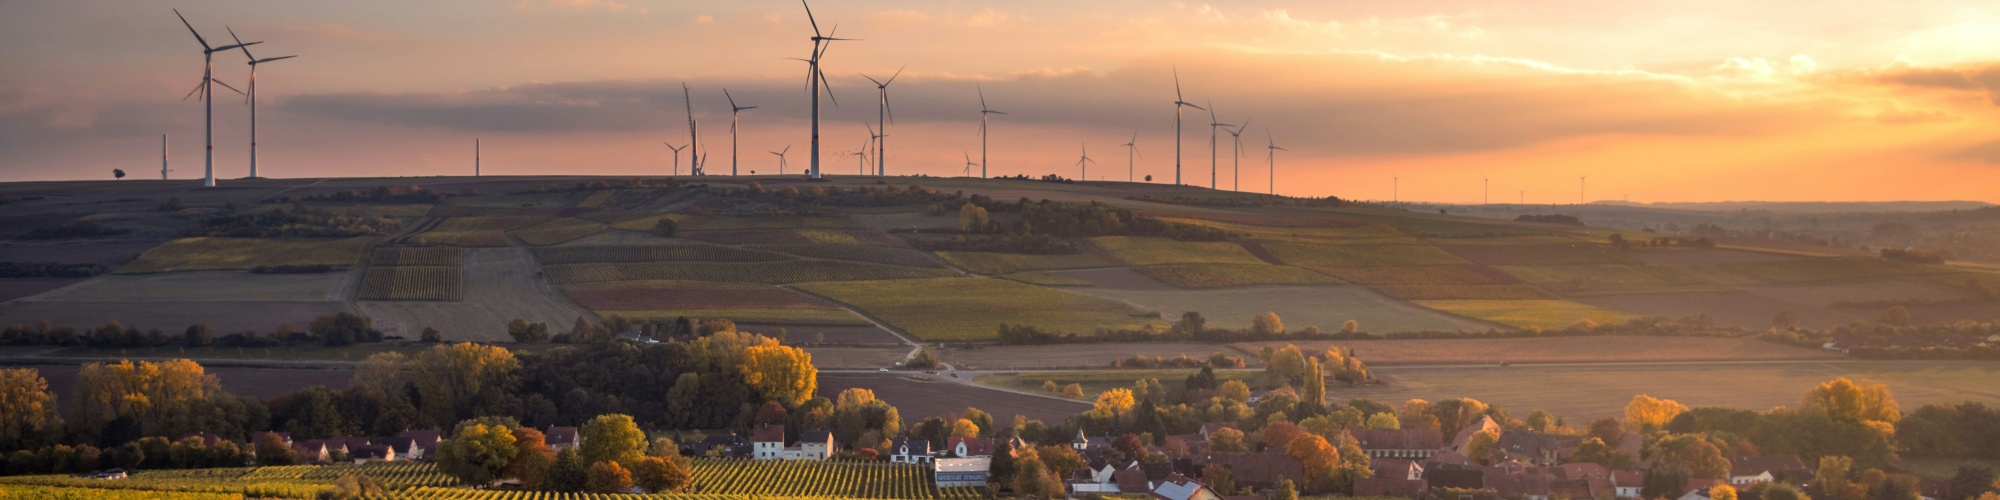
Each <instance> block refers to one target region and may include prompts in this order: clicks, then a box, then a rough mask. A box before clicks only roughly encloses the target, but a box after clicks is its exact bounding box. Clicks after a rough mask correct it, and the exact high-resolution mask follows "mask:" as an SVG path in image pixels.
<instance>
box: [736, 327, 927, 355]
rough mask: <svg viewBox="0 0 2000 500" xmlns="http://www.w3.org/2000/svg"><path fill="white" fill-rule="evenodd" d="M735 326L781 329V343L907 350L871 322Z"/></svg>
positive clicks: (753, 329)
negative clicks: (867, 346) (884, 347)
mask: <svg viewBox="0 0 2000 500" xmlns="http://www.w3.org/2000/svg"><path fill="white" fill-rule="evenodd" d="M736 329H737V330H739V331H745V332H757V333H772V334H775V333H777V331H778V330H779V329H784V330H785V343H787V344H793V345H807V344H811V345H856V344H862V345H868V344H873V345H884V344H893V345H898V346H902V347H899V348H898V349H902V350H903V351H905V352H907V351H909V346H907V345H905V344H903V339H902V338H900V337H897V336H896V334H893V333H889V331H888V330H883V329H882V328H881V327H878V326H875V325H874V324H869V323H865V322H864V323H863V324H860V325H851V326H843V325H769V324H762V323H741V322H739V323H736Z"/></svg>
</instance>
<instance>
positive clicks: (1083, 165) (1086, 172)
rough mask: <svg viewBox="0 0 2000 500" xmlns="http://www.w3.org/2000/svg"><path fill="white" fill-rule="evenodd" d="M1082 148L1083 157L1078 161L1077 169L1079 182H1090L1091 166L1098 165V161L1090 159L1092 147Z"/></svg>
mask: <svg viewBox="0 0 2000 500" xmlns="http://www.w3.org/2000/svg"><path fill="white" fill-rule="evenodd" d="M1080 146H1081V145H1080ZM1081 147H1082V148H1083V157H1082V158H1079V159H1077V160H1076V168H1077V170H1078V172H1077V180H1079V181H1087V180H1090V165H1089V164H1091V163H1097V160H1092V159H1090V146H1081Z"/></svg>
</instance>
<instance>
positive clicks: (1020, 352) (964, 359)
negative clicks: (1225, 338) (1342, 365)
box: [938, 342, 1373, 370]
mask: <svg viewBox="0 0 2000 500" xmlns="http://www.w3.org/2000/svg"><path fill="white" fill-rule="evenodd" d="M1218 352H1219V353H1223V354H1225V355H1229V356H1236V357H1240V358H1243V361H1244V362H1245V363H1249V365H1250V366H1252V367H1255V366H1261V364H1262V363H1260V362H1259V361H1258V360H1257V356H1255V355H1253V354H1248V353H1245V352H1243V351H1241V350H1238V349H1237V348H1235V347H1234V346H1230V345H1226V344H1195V343H1180V344H1168V343H1151V342H1147V343H1115V344H1085V345H1075V344H1069V345H1060V344H1059V345H1010V346H980V347H971V348H955V349H951V350H948V351H944V352H941V353H938V355H939V358H940V359H942V360H943V361H944V362H946V363H951V365H952V366H955V367H957V368H958V369H961V370H1017V369H1019V370H1046V369H1101V368H1110V367H1111V362H1112V361H1117V360H1120V359H1125V358H1130V357H1133V356H1147V357H1154V356H1158V357H1162V358H1174V357H1178V356H1180V355H1183V354H1185V355H1187V356H1189V357H1193V358H1200V359H1202V360H1207V359H1208V357H1209V356H1210V355H1213V354H1215V353H1218ZM1253 352H1254V351H1253ZM1364 360H1366V358H1364ZM1368 361H1370V362H1373V360H1368Z"/></svg>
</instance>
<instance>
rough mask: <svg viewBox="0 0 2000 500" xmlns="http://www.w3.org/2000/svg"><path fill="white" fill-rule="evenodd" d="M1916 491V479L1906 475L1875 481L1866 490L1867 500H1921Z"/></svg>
mask: <svg viewBox="0 0 2000 500" xmlns="http://www.w3.org/2000/svg"><path fill="white" fill-rule="evenodd" d="M1923 498H1924V497H1923V494H1922V492H1921V490H1919V489H1917V478H1916V477H1915V476H1911V475H1908V474H1896V475H1893V476H1889V477H1887V478H1884V479H1883V480H1881V481H1877V482H1876V483H1875V485H1874V486H1873V487H1870V488H1868V500H1923Z"/></svg>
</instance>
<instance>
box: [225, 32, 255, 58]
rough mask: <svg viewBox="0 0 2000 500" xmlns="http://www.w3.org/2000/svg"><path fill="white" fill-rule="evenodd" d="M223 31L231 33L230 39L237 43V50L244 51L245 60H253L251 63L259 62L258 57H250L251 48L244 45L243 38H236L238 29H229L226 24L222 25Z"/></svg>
mask: <svg viewBox="0 0 2000 500" xmlns="http://www.w3.org/2000/svg"><path fill="white" fill-rule="evenodd" d="M222 29H223V30H224V31H228V32H229V39H230V40H235V41H236V48H237V49H238V50H242V51H243V57H244V58H246V59H249V60H251V61H256V60H257V56H253V55H250V46H248V45H244V44H243V39H242V38H237V37H236V29H235V28H230V27H229V25H227V24H225V25H222Z"/></svg>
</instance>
